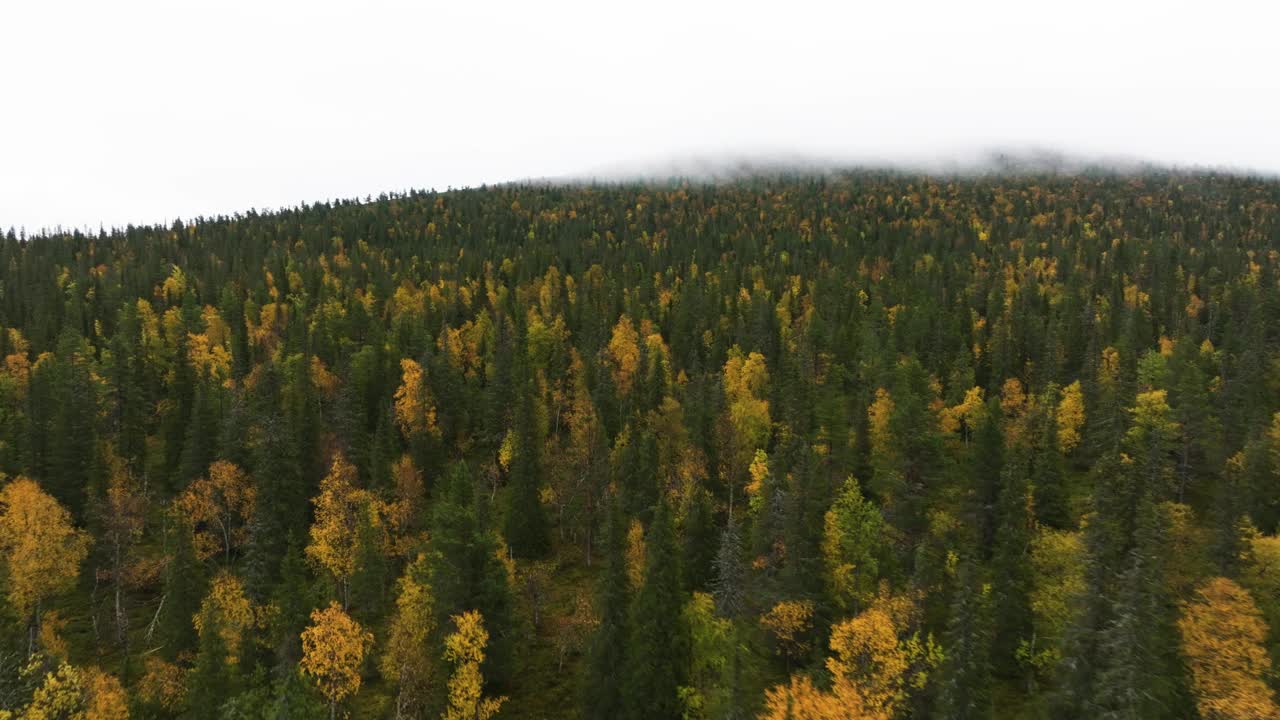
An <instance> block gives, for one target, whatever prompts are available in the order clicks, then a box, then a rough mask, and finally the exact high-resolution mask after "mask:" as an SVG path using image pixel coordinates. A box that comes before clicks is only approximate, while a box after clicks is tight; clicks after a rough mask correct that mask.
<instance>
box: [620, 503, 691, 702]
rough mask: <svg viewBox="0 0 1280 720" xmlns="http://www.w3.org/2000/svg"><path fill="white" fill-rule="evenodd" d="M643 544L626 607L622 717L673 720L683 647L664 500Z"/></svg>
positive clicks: (677, 579)
mask: <svg viewBox="0 0 1280 720" xmlns="http://www.w3.org/2000/svg"><path fill="white" fill-rule="evenodd" d="M647 546H648V552H647V554H646V563H645V577H644V585H643V586H642V587H641V588H640V591H639V593H637V595H636V598H635V600H634V601H633V602H632V606H631V614H630V623H629V624H630V627H629V637H630V640H629V641H628V643H627V664H626V668H627V670H626V677H625V679H624V680H623V694H622V697H623V709H622V710H623V714H622V717H624V718H635V719H636V720H641V719H642V718H654V719H669V720H676V719H678V718H680V717H681V716H682V708H681V703H680V697H679V689H680V686H681V685H682V684H684V682H685V673H686V671H687V667H688V665H687V663H688V646H687V642H686V639H685V630H684V629H683V628H682V627H681V621H680V610H681V608H682V607H683V605H684V603H683V601H682V593H681V592H680V563H679V556H678V554H677V551H676V543H675V530H674V528H673V527H672V522H671V513H670V510H669V509H668V508H667V504H666V502H665V501H659V503H658V511H657V512H656V513H655V514H654V519H653V525H652V526H651V527H650V528H649V535H648V540H647Z"/></svg>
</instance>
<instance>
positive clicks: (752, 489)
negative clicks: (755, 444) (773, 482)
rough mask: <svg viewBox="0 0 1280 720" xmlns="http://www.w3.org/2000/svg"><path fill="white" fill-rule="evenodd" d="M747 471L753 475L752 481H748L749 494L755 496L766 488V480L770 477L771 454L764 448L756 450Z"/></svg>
mask: <svg viewBox="0 0 1280 720" xmlns="http://www.w3.org/2000/svg"><path fill="white" fill-rule="evenodd" d="M747 473H748V474H749V475H750V476H751V482H750V483H747V495H748V496H750V497H753V498H754V497H755V496H756V495H758V494H759V493H760V491H761V490H762V489H763V488H764V481H765V480H766V479H767V478H768V477H769V456H768V455H767V454H766V453H765V451H764V450H756V454H755V457H754V458H752V460H751V467H749V468H747Z"/></svg>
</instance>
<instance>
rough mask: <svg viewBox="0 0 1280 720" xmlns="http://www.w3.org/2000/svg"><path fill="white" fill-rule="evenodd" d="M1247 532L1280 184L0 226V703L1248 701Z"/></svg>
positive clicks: (1197, 183)
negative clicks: (26, 228) (80, 226)
mask: <svg viewBox="0 0 1280 720" xmlns="http://www.w3.org/2000/svg"><path fill="white" fill-rule="evenodd" d="M3 220H4V219H3V218H0V222H2V221H3ZM1278 533H1280V180H1276V179H1269V178H1260V177H1246V176H1237V175H1231V174H1218V173H1209V172H1174V171H1159V172H1157V171H1151V172H1144V173H1138V174H1116V173H1104V172H1096V173H1081V174H1035V173H1030V174H1021V175H1019V174H1008V175H972V176H955V177H947V176H928V175H915V174H908V173H903V172H889V171H870V170H867V171H848V172H832V173H827V174H824V175H821V176H806V175H800V174H796V175H790V174H786V173H774V174H769V175H762V176H758V177H744V178H740V179H737V180H733V181H725V182H718V183H710V182H705V183H704V182H694V181H685V180H679V179H672V180H669V181H661V182H659V181H653V182H646V183H639V182H637V183H622V182H620V183H612V184H607V183H606V184H594V185H592V184H581V185H571V184H536V183H525V184H511V185H501V186H491V187H477V188H471V189H459V190H449V191H445V192H410V193H405V194H395V195H385V196H382V197H378V198H366V199H363V200H352V201H341V202H327V203H317V204H311V205H302V206H298V207H295V208H291V209H282V210H279V211H271V212H258V211H254V212H246V213H243V214H237V215H232V216H220V217H213V218H200V219H196V220H191V221H177V222H174V223H172V225H167V226H147V227H133V226H130V227H126V228H121V229H115V230H105V229H104V230H101V231H99V232H97V233H93V232H74V231H61V230H54V231H45V232H41V233H38V234H27V233H26V232H19V231H17V230H8V231H7V232H6V233H5V234H3V235H2V236H0V719H5V720H122V719H124V718H138V719H146V718H189V719H193V720H280V719H287V718H303V719H307V718H317V719H322V718H331V719H333V718H344V717H350V718H397V719H407V718H444V719H445V720H488V719H490V718H494V719H497V720H504V719H509V720H520V719H529V720H534V719H539V718H583V719H585V720H597V719H599V720H613V719H615V718H618V719H621V720H650V719H653V720H721V719H725V720H737V719H744V720H745V719H748V718H753V719H754V718H758V719H760V720H787V719H791V720H826V719H831V718H841V719H846V720H862V719H866V720H896V719H900V718H944V719H950V720H966V719H976V718H1027V719H1037V718H1055V719H1056V718H1063V719H1070V718H1115V719H1121V718H1126V719H1136V718H1156V719H1160V718H1171V719H1172V718H1179V719H1181V718H1185V719H1188V720H1193V719H1198V720H1277V719H1280V704H1278V701H1277V697H1278V695H1277V691H1278V690H1280V673H1278V672H1277V670H1278V669H1280V534H1278Z"/></svg>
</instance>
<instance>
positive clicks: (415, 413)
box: [395, 358, 438, 437]
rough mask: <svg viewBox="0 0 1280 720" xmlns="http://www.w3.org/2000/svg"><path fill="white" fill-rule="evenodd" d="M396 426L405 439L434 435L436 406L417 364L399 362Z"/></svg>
mask: <svg viewBox="0 0 1280 720" xmlns="http://www.w3.org/2000/svg"><path fill="white" fill-rule="evenodd" d="M395 410H396V425H398V426H399V427H400V431H401V432H403V433H404V434H405V437H412V436H414V435H418V434H419V433H432V434H434V433H436V432H438V430H437V428H436V406H435V403H434V402H433V401H432V399H431V391H430V389H429V388H428V387H427V382H426V373H425V372H424V371H423V369H422V366H421V365H419V364H418V363H417V362H415V361H413V360H410V359H408V358H405V359H403V360H401V361H400V387H398V388H396V394H395Z"/></svg>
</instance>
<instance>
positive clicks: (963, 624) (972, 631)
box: [934, 562, 992, 720]
mask: <svg viewBox="0 0 1280 720" xmlns="http://www.w3.org/2000/svg"><path fill="white" fill-rule="evenodd" d="M991 626H992V618H991V606H990V596H989V595H988V592H987V587H986V586H985V585H984V584H983V583H982V582H981V580H980V578H979V577H978V575H977V568H976V567H975V566H974V565H973V564H972V563H971V562H966V563H965V564H964V565H963V566H961V568H960V587H959V590H958V591H957V592H956V593H955V599H954V600H953V601H952V604H951V617H950V618H949V619H948V620H947V631H946V634H945V636H944V645H943V651H944V652H945V653H946V660H945V661H944V662H943V666H942V671H941V680H940V690H939V693H938V696H937V708H936V712H935V714H934V717H938V718H944V719H945V720H978V719H979V718H987V719H989V718H991V717H992V705H991V630H992V627H991Z"/></svg>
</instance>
